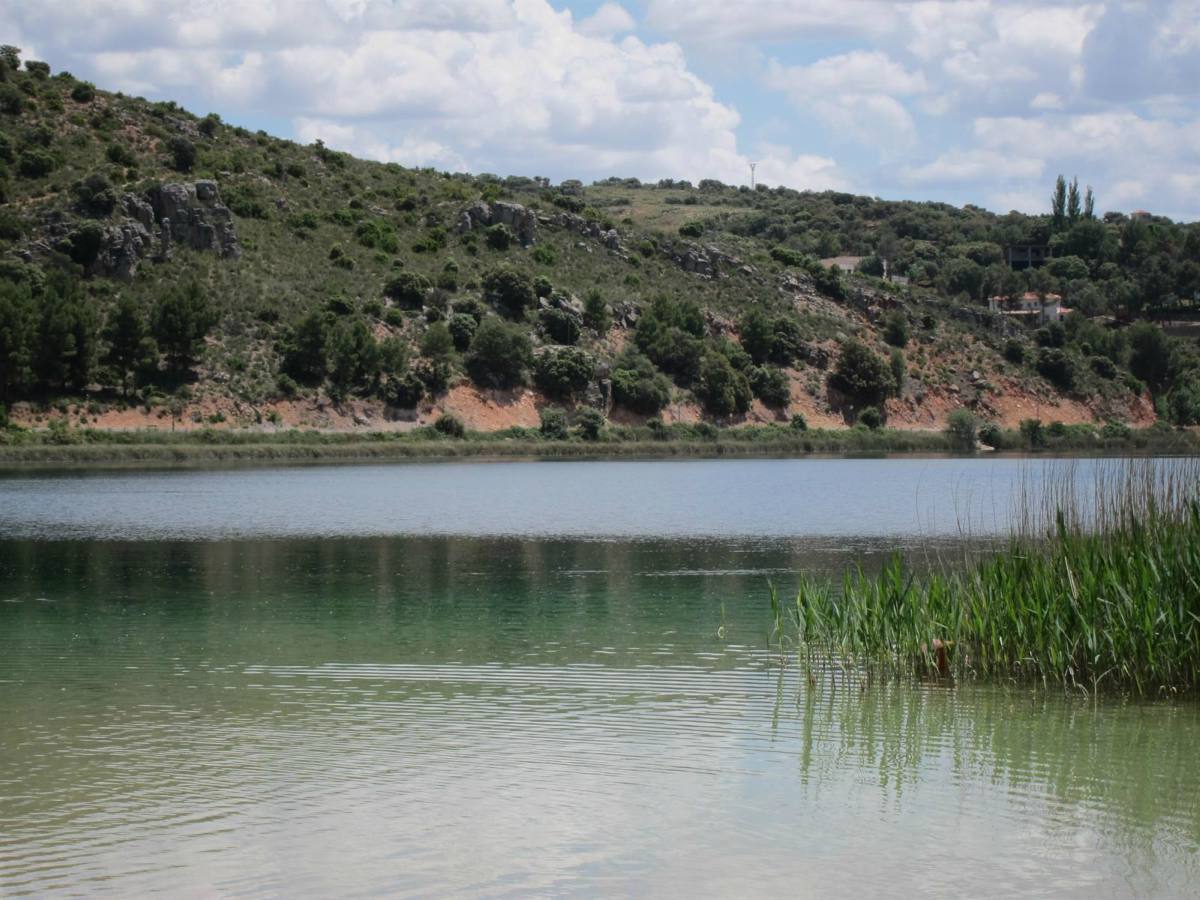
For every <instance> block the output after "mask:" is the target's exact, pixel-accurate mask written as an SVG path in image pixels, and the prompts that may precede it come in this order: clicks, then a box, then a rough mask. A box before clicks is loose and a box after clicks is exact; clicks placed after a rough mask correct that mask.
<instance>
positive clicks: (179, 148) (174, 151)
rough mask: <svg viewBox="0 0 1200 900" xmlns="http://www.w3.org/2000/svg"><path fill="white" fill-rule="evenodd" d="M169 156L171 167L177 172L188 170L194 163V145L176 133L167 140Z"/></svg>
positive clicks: (190, 169)
mask: <svg viewBox="0 0 1200 900" xmlns="http://www.w3.org/2000/svg"><path fill="white" fill-rule="evenodd" d="M167 152H168V153H169V154H170V156H171V167H172V168H174V169H175V170H176V171H179V172H190V171H192V168H193V167H194V166H195V165H196V145H195V144H193V143H192V142H191V141H189V140H188V139H187V138H185V137H182V136H180V135H176V136H175V137H173V138H171V140H169V141H168V142H167Z"/></svg>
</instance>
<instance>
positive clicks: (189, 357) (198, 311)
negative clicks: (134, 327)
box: [152, 281, 217, 373]
mask: <svg viewBox="0 0 1200 900" xmlns="http://www.w3.org/2000/svg"><path fill="white" fill-rule="evenodd" d="M216 322H217V317H216V312H215V311H214V310H213V307H212V304H211V303H210V302H209V299H208V294H207V293H205V291H204V289H203V288H202V287H201V286H200V284H199V282H196V281H192V282H189V283H187V284H184V285H181V286H178V287H175V288H172V289H171V290H169V291H167V292H166V293H165V294H163V296H162V297H161V298H160V299H159V301H158V305H157V307H156V308H155V310H154V322H153V327H152V333H153V335H154V338H155V340H156V341H158V346H159V347H160V348H161V349H162V351H163V353H164V354H165V355H166V358H167V365H168V366H169V367H170V368H171V369H172V371H174V372H176V373H181V372H186V371H187V370H188V369H190V368H191V366H192V364H193V363H194V362H195V361H196V357H197V356H199V354H200V351H201V349H202V348H203V347H204V339H205V338H206V337H207V336H208V332H209V330H210V329H211V328H212V327H213V325H215V324H216Z"/></svg>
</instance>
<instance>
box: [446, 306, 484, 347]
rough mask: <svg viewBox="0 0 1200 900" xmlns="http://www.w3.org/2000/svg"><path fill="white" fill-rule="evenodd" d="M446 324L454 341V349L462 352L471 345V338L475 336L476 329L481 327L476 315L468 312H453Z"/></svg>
mask: <svg viewBox="0 0 1200 900" xmlns="http://www.w3.org/2000/svg"><path fill="white" fill-rule="evenodd" d="M446 324H447V327H448V328H449V329H450V337H451V339H452V340H453V341H454V349H455V350H458V351H460V352H463V351H465V350H467V348H469V347H470V346H471V339H472V338H474V337H475V330H476V329H477V328H478V327H479V323H478V322H477V321H476V320H475V317H474V316H472V315H469V314H468V313H461V312H456V313H452V314H451V316H450V319H449V321H448V322H447V323H446Z"/></svg>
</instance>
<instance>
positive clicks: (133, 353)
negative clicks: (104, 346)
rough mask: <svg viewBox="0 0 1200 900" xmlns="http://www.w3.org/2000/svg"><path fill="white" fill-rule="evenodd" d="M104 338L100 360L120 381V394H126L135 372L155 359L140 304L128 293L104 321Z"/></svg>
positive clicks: (156, 354)
mask: <svg viewBox="0 0 1200 900" xmlns="http://www.w3.org/2000/svg"><path fill="white" fill-rule="evenodd" d="M104 338H105V340H106V341H107V342H108V351H107V352H106V353H105V355H104V362H105V364H106V365H107V366H109V367H110V368H111V369H112V370H113V373H114V374H115V375H116V376H117V378H118V379H119V380H120V382H121V393H122V395H124V396H128V395H129V387H130V382H131V380H132V379H133V376H134V375H135V374H136V373H137V371H138V370H139V369H143V368H146V367H148V366H150V365H153V364H154V363H155V362H156V361H157V360H158V345H157V344H155V342H154V338H152V337H151V336H150V326H149V324H148V323H147V321H146V313H145V311H144V310H143V309H142V305H141V303H139V302H138V301H137V300H136V299H134V298H133V297H132V296H130V295H129V294H123V295H121V298H120V299H119V300H117V305H116V307H115V308H114V309H113V311H112V312H111V313H110V314H109V317H108V321H107V322H105V324H104Z"/></svg>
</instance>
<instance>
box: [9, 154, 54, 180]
mask: <svg viewBox="0 0 1200 900" xmlns="http://www.w3.org/2000/svg"><path fill="white" fill-rule="evenodd" d="M57 168H58V159H57V158H56V157H55V156H54V154H52V153H49V152H47V151H45V150H37V149H29V150H22V151H21V155H20V156H19V157H18V158H17V173H18V174H19V175H21V176H22V177H23V178H45V177H46V176H47V175H49V174H50V173H51V172H53V171H54V170H55V169H57Z"/></svg>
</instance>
